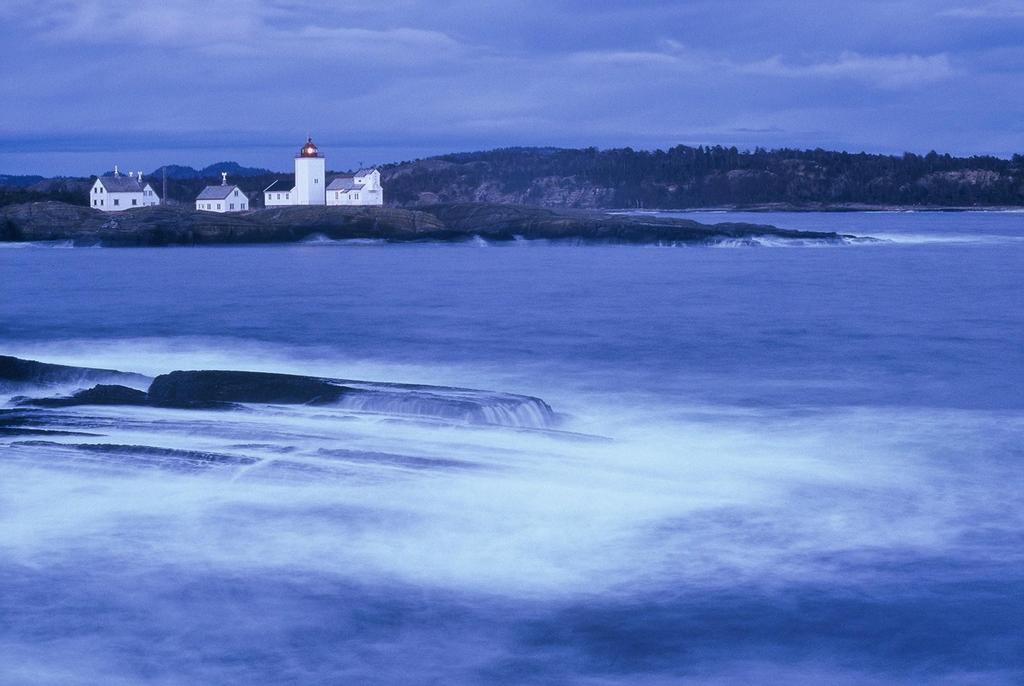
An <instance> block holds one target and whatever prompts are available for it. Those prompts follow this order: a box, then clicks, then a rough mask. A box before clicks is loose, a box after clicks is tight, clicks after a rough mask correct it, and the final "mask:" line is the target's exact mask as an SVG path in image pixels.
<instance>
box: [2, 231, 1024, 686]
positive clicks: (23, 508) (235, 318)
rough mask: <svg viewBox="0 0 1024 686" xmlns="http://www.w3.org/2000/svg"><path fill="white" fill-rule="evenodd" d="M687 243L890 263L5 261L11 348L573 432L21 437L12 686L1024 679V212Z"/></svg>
mask: <svg viewBox="0 0 1024 686" xmlns="http://www.w3.org/2000/svg"><path fill="white" fill-rule="evenodd" d="M683 216H692V217H694V218H697V219H698V220H700V221H705V222H713V221H733V220H742V221H756V222H760V223H764V222H771V223H774V224H776V225H779V226H784V227H786V228H797V229H814V230H836V231H840V232H844V233H852V234H858V235H870V236H877V237H881V238H883V239H885V240H884V241H882V242H879V243H876V244H870V245H855V246H843V247H781V246H780V247H735V248H643V247H605V248H602V247H588V248H569V247H554V246H542V245H517V246H503V247H497V246H492V247H486V246H483V245H475V246H446V245H410V246H372V245H371V246H356V245H329V244H328V245H315V246H311V245H300V246H268V247H251V248H250V247H224V248H200V249H186V248H180V249H179V248H165V249H68V250H64V249H54V248H39V247H32V246H24V247H18V248H2V249H0V282H2V284H3V286H2V291H0V354H14V355H18V356H21V357H27V358H33V359H40V360H45V361H50V362H61V363H68V364H83V365H94V366H103V367H112V368H118V369H124V370H130V371H139V372H142V373H146V374H158V373H161V372H164V371H169V370H172V369H182V368H188V369H196V368H229V369H257V370H274V371H288V372H296V373H309V374H320V375H327V376H334V377H343V378H363V379H371V380H377V381H404V382H415V383H429V384H439V385H455V386H465V387H472V388H485V389H492V390H497V391H503V392H511V393H523V394H528V395H535V396H539V397H541V398H544V399H545V400H547V401H548V402H549V403H550V404H551V405H552V406H553V407H554V408H555V410H556V411H558V412H560V413H561V414H562V415H563V417H564V418H563V422H562V424H561V425H560V426H559V427H558V429H559V431H557V432H543V431H539V432H538V431H533V430H526V429H523V428H522V427H517V426H505V427H501V426H495V427H473V426H463V425H458V424H449V423H444V422H438V423H430V422H422V421H410V420H408V418H402V417H389V416H386V415H382V414H373V413H368V414H361V413H358V412H357V413H352V412H348V411H343V410H341V409H337V410H335V409H330V408H327V409H325V408H316V409H313V408H294V407H293V408H288V407H251V408H248V410H247V411H245V412H228V413H224V412H201V411H182V410H154V409H145V408H123V409H115V408H73V409H69V410H67V411H63V412H59V413H54V414H53V415H52V416H48V418H47V419H46V421H47V422H50V427H51V428H59V427H61V426H63V427H65V428H67V427H69V426H73V427H77V428H78V429H80V430H86V431H87V432H90V433H93V434H97V435H95V436H93V437H85V438H82V437H68V438H62V437H58V438H51V439H47V442H45V443H41V442H39V441H27V440H26V439H25V438H24V437H6V436H0V459H2V458H3V457H6V458H7V459H6V460H4V462H3V463H0V474H2V478H0V657H2V659H0V683H17V684H21V683H26V684H37V683H38V684H50V683H60V684H78V683H80V684H94V683H110V684H122V683H123V684H135V683H154V684H179V683H180V684H186V683H187V684H193V683H246V684H257V683H267V684H271V683H273V684H278V683H369V684H373V683H380V684H392V683H410V684H419V683H468V684H474V683H480V684H484V683H516V684H518V683H524V684H551V683H569V684H587V685H590V684H612V683H615V684H618V683H623V684H670V683H671V684H676V683H687V684H732V683H736V684H740V683H806V684H819V683H829V684H836V683H838V684H847V683H848V684H865V683H867V684H1012V683H1020V682H1022V681H1024V658H1022V655H1024V630H1022V629H1021V626H1022V624H1024V571H1022V570H1024V566H1022V563H1024V514H1022V513H1024V508H1022V506H1024V498H1022V495H1021V494H1022V492H1024V490H1022V489H1024V471H1022V468H1021V464H1022V460H1024V449H1022V447H1021V446H1022V445H1024V411H1022V410H1024V346H1022V345H1021V341H1022V340H1024V307H1022V305H1024V295H1022V294H1024V270H1022V266H1024V214H1013V213H971V214H959V213H958V214H952V213H951V214H931V213H877V214H876V213H870V214H865V213H851V214H771V215H765V214H750V215H738V214H711V213H695V214H693V215H683ZM2 400H3V399H2V398H0V401H2ZM83 444H96V445H109V444H117V445H132V446H140V445H141V446H151V447H158V448H167V449H181V450H206V451H216V452H219V453H230V454H232V455H239V456H245V457H250V458H255V459H256V460H258V462H257V466H256V467H247V468H244V469H240V468H237V467H231V468H227V467H225V468H223V469H209V470H206V471H193V472H183V471H181V470H177V471H175V470H171V469H166V468H164V466H161V465H160V464H157V463H158V462H159V460H156V462H153V463H152V464H151V463H146V464H148V465H149V466H148V467H147V468H145V469H143V468H142V467H141V466H140V465H142V462H141V461H140V458H138V457H137V456H135V457H128V458H124V459H121V458H118V457H116V456H114V457H111V456H109V455H105V454H104V453H102V452H96V451H95V450H94V451H91V452H90V451H83V450H82V448H81V446H82V445H83ZM346 451H347V452H346ZM353 451H363V452H360V453H359V455H362V457H358V458H357V457H356V456H355V453H354V452H353ZM383 453H387V454H390V455H403V456H407V457H408V458H409V459H408V460H407V461H404V462H403V461H396V460H394V459H391V460H388V461H381V460H377V459H376V458H374V457H373V456H375V455H380V454H383ZM339 456H340V457H339ZM367 456H369V457H367ZM413 458H415V460H413ZM154 465H155V466H154ZM396 465H397V466H396Z"/></svg>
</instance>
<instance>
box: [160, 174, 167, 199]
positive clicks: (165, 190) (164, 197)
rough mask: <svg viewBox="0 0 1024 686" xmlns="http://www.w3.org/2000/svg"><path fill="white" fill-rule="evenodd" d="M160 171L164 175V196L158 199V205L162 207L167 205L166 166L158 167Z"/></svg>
mask: <svg viewBox="0 0 1024 686" xmlns="http://www.w3.org/2000/svg"><path fill="white" fill-rule="evenodd" d="M160 171H162V172H163V173H164V195H163V197H162V198H161V199H160V203H161V204H163V205H166V204H167V165H166V164H165V165H164V166H162V167H160Z"/></svg>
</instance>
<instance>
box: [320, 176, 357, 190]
mask: <svg viewBox="0 0 1024 686" xmlns="http://www.w3.org/2000/svg"><path fill="white" fill-rule="evenodd" d="M365 185H366V184H363V183H356V180H355V179H354V178H352V177H351V176H339V177H338V178H336V179H335V180H334V181H331V183H330V185H328V186H327V190H329V191H357V190H359V189H361V188H362V187H363V186H365Z"/></svg>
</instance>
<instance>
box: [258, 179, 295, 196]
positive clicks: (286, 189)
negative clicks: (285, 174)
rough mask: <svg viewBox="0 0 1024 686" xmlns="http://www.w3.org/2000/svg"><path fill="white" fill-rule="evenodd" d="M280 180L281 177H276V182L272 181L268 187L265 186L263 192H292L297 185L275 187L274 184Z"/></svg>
mask: <svg viewBox="0 0 1024 686" xmlns="http://www.w3.org/2000/svg"><path fill="white" fill-rule="evenodd" d="M280 180H281V179H274V183H272V184H270V185H269V186H267V187H266V188H264V189H263V192H264V193H267V194H269V193H291V192H292V191H294V190H295V186H292V187H291V188H285V187H284V186H282V187H281V188H274V186H276V185H277V182H278V181H280ZM272 188H273V190H271V189H272Z"/></svg>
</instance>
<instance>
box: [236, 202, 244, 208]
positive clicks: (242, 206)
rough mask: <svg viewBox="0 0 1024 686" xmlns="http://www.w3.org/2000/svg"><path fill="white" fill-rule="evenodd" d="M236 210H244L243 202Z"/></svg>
mask: <svg viewBox="0 0 1024 686" xmlns="http://www.w3.org/2000/svg"><path fill="white" fill-rule="evenodd" d="M238 209H240V210H244V209H245V203H244V202H243V203H242V205H241V207H239V208H238Z"/></svg>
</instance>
